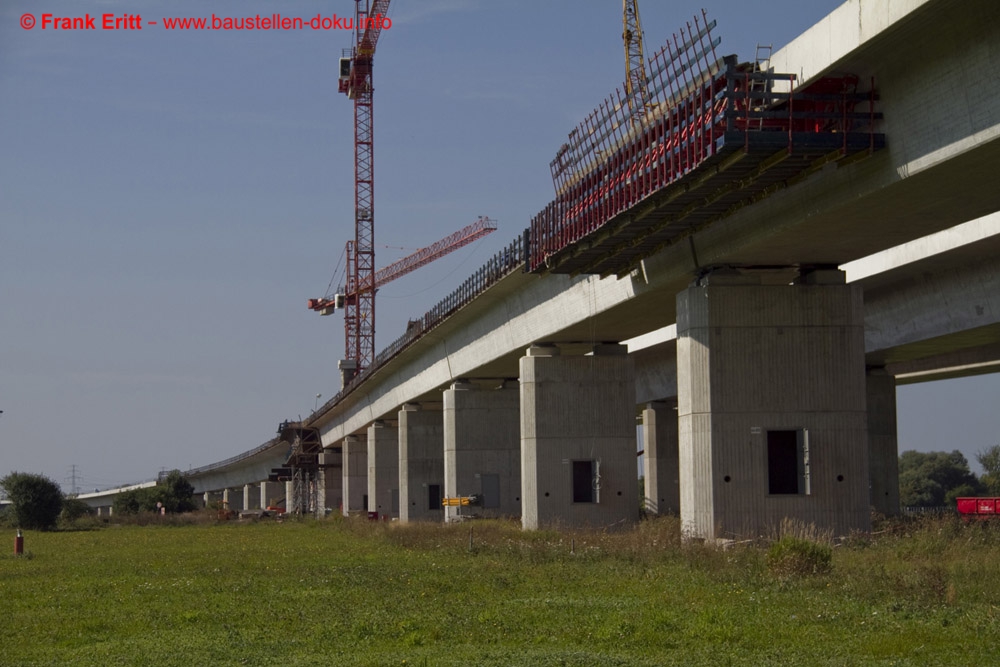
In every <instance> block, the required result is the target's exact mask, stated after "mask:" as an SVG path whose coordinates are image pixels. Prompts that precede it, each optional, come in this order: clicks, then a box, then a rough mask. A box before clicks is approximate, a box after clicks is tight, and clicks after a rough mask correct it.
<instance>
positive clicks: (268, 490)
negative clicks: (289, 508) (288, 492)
mask: <svg viewBox="0 0 1000 667" xmlns="http://www.w3.org/2000/svg"><path fill="white" fill-rule="evenodd" d="M280 500H281V486H280V485H279V483H278V482H261V483H260V507H261V509H265V508H267V507H272V506H274V505H276V504H277V503H278V501H280Z"/></svg>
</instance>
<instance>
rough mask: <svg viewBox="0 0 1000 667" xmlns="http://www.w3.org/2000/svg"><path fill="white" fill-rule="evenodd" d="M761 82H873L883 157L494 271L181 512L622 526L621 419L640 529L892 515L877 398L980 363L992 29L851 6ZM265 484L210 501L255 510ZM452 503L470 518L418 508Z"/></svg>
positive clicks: (888, 438) (878, 4)
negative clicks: (667, 515)
mask: <svg viewBox="0 0 1000 667" xmlns="http://www.w3.org/2000/svg"><path fill="white" fill-rule="evenodd" d="M769 64H770V71H772V72H777V73H791V74H794V75H795V82H794V84H789V83H788V82H787V81H782V80H780V79H776V80H774V83H773V85H774V88H773V90H774V91H777V92H779V93H780V91H781V90H783V89H782V86H783V85H786V86H789V87H790V86H791V85H794V86H796V87H798V88H800V89H806V90H808V89H809V87H810V86H813V89H818V88H820V84H821V83H822V82H824V81H828V80H830V79H831V78H833V77H840V76H843V75H844V74H845V73H846V74H848V75H850V76H852V77H856V80H857V81H860V82H869V81H872V82H874V86H875V89H877V111H878V113H879V115H880V116H879V117H878V118H877V119H876V116H875V108H870V109H869V111H870V112H871V114H872V118H873V120H874V123H873V129H872V132H877V133H878V136H879V142H880V143H879V144H878V146H876V144H875V140H874V138H873V140H872V144H871V147H872V148H881V146H882V143H881V142H882V141H883V139H884V148H881V149H880V150H868V151H864V152H863V154H861V153H859V154H858V156H857V157H858V159H854V158H851V159H843V158H844V156H845V155H846V151H845V152H843V153H840V154H838V155H837V156H835V157H834V158H832V159H827V158H825V157H824V158H823V159H814V158H811V157H809V156H805V159H806V162H805V163H803V164H804V165H805V166H804V167H802V168H801V170H800V171H799V172H798V173H795V174H792V175H781V173H780V172H778V177H779V178H780V179H781V180H779V181H774V182H770V183H769V184H768V185H767V187H766V188H764V189H762V190H761V191H760V192H759V193H757V194H755V196H754V197H753V198H752V201H751V202H750V203H749V204H748V205H742V206H729V207H727V208H726V209H725V211H724V214H721V215H715V214H714V213H712V212H711V211H709V215H708V216H707V217H705V218H703V219H699V220H698V221H697V224H695V222H694V221H692V220H691V219H690V218H689V219H687V220H686V221H685V222H684V223H683V224H681V223H680V222H678V221H680V220H682V219H684V218H685V216H688V215H689V211H694V210H696V209H697V207H698V206H703V207H707V206H708V205H709V202H711V201H714V199H713V197H703V196H702V195H701V194H698V195H697V199H691V200H689V201H690V202H691V203H689V204H687V208H684V209H683V211H682V213H677V211H676V206H677V204H678V202H680V203H682V204H683V203H684V202H685V199H684V198H685V197H686V196H688V195H690V194H691V193H694V192H695V190H696V189H697V188H698V187H699V184H701V183H706V182H708V183H710V184H716V185H717V184H718V183H720V182H721V181H713V180H712V179H716V178H717V177H719V175H720V174H721V173H722V170H724V169H726V168H728V167H729V166H730V165H731V164H736V163H737V162H738V161H739V157H732V158H727V157H725V156H724V155H723V156H722V157H721V158H720V161H717V162H714V163H712V162H711V161H707V162H706V164H708V166H709V167H710V169H711V170H713V171H706V170H705V169H703V170H702V172H701V174H700V175H699V174H698V173H696V172H692V174H690V175H689V176H687V177H686V179H687V180H686V181H685V180H684V179H683V178H682V179H681V180H679V181H678V182H677V183H675V184H672V185H670V186H669V187H664V188H662V190H660V191H657V192H654V193H652V194H651V195H650V196H648V197H645V198H643V199H642V201H641V202H638V203H636V204H634V205H630V206H628V207H626V208H624V209H623V210H620V211H616V212H614V215H613V216H611V219H610V220H608V221H607V222H606V223H602V225H601V227H600V228H599V229H597V230H596V231H594V232H586V233H585V234H584V235H583V236H581V237H576V238H573V239H571V241H570V242H568V243H564V244H563V245H562V246H560V247H552V246H546V248H547V253H548V254H547V255H546V258H545V260H544V262H542V263H539V262H538V257H537V254H536V257H535V264H534V265H533V266H532V267H531V268H532V271H531V272H527V271H521V270H507V268H509V265H508V264H504V263H501V270H500V271H499V275H498V277H497V278H496V279H495V280H493V281H491V283H490V284H489V285H488V288H486V289H483V290H481V291H480V292H478V293H477V294H475V295H474V298H469V299H466V300H464V301H462V302H461V306H460V307H456V308H452V309H451V310H449V311H448V314H447V317H442V318H438V319H435V320H433V322H432V321H431V320H430V319H426V320H425V321H426V322H428V323H430V325H428V326H425V327H424V328H423V329H422V330H421V331H420V332H419V335H418V336H412V337H410V338H409V339H407V340H406V344H405V345H401V346H399V347H398V349H395V348H394V349H393V350H392V354H391V355H388V356H387V357H386V358H385V359H384V360H382V361H383V363H380V364H378V365H377V366H376V367H375V368H373V369H371V370H369V371H368V372H367V373H365V374H364V375H363V376H362V377H359V378H355V379H354V380H353V381H351V382H350V383H348V384H347V385H346V387H345V390H344V391H342V392H341V393H340V394H339V395H338V396H337V397H335V398H334V399H332V400H331V401H330V402H328V403H327V404H326V405H324V406H323V407H322V408H320V409H319V410H317V411H316V412H315V413H314V414H312V415H311V416H310V417H309V418H308V419H307V420H305V421H303V422H301V423H295V424H285V425H283V426H284V427H283V429H282V431H281V433H280V434H279V437H278V438H275V439H274V440H272V441H269V442H268V443H265V444H264V445H262V446H261V447H258V448H257V449H256V450H251V451H249V452H246V453H245V454H241V455H239V456H237V457H234V458H233V459H231V460H229V461H225V462H220V463H218V464H212V465H210V466H205V467H204V468H202V469H197V470H195V471H190V473H191V475H190V476H191V479H192V481H193V482H194V483H195V484H196V488H198V490H199V491H200V492H204V493H208V492H212V491H218V490H219V489H231V488H237V489H243V488H244V486H245V485H247V484H251V483H254V484H258V483H259V482H260V481H261V480H265V479H268V475H269V473H271V472H272V470H273V469H275V468H283V469H284V470H285V471H286V473H287V475H286V476H287V477H288V479H287V480H284V481H286V487H287V488H286V489H281V488H278V489H276V491H280V492H281V495H283V496H285V497H287V498H289V499H293V500H294V502H295V503H296V506H297V507H301V508H306V507H308V506H310V505H313V506H316V507H322V506H328V507H341V508H342V511H343V512H344V513H345V514H347V513H352V512H360V511H365V510H368V511H370V512H379V513H380V514H381V515H384V516H389V517H393V518H398V519H399V520H400V521H404V522H406V521H414V520H443V519H444V520H447V519H452V518H456V517H457V516H459V515H461V514H462V513H465V512H470V511H474V512H475V513H477V514H479V515H485V516H489V515H503V516H516V517H520V519H521V521H522V525H523V526H524V527H525V528H526V529H535V528H539V527H545V526H554V525H593V526H604V527H609V526H618V525H626V524H629V523H631V522H633V521H635V520H637V518H638V507H639V503H640V499H639V497H638V488H637V483H636V482H637V479H636V478H637V474H636V458H635V457H636V435H635V425H636V420H637V418H638V419H640V420H641V423H642V424H643V426H644V429H643V439H644V441H643V449H644V452H645V456H644V461H643V462H644V475H645V481H646V486H645V488H646V491H645V495H646V498H645V504H646V507H647V510H649V511H653V512H673V513H678V514H679V515H680V517H681V519H682V525H683V529H684V531H685V533H686V534H687V535H689V536H691V537H699V538H706V539H719V538H737V537H749V536H754V535H759V534H763V533H765V532H767V531H768V530H769V529H771V528H772V527H773V526H775V525H776V524H777V523H779V522H780V521H781V520H782V519H783V518H785V517H790V518H794V519H798V520H801V521H804V522H807V523H809V522H811V523H815V524H817V525H818V526H820V527H822V528H828V529H831V530H833V531H834V532H836V533H838V534H844V533H847V532H849V531H852V530H866V529H868V528H869V513H870V512H869V511H870V508H871V507H874V508H876V509H878V510H880V511H882V512H887V513H892V512H895V511H898V505H899V498H898V475H897V471H896V460H897V443H896V437H895V387H896V385H897V384H898V383H902V382H920V381H928V380H933V379H938V378H941V377H954V376H957V375H965V374H973V373H982V372H993V371H995V370H997V367H998V366H1000V278H998V275H1000V273H998V268H1000V265H998V262H997V260H996V259H995V258H996V257H997V254H996V250H997V249H998V246H1000V240H998V239H1000V233H998V232H1000V224H998V222H997V221H998V220H1000V216H997V215H993V214H994V213H995V212H997V211H998V210H1000V188H997V187H996V176H995V173H994V170H995V168H996V165H997V164H1000V141H997V138H998V135H1000V80H998V79H997V77H995V76H993V74H992V73H993V72H996V71H998V66H1000V5H997V4H996V3H995V2H993V1H992V0H964V1H959V0H898V1H894V2H892V3H887V2H884V1H882V0H850V1H848V2H846V3H845V4H844V5H842V6H841V7H839V8H838V9H837V10H835V11H834V12H833V13H832V14H830V15H829V16H827V17H826V18H825V19H823V20H822V21H821V22H819V23H818V24H817V25H816V26H814V27H813V28H811V29H810V30H808V31H807V32H805V33H804V34H803V35H801V36H800V37H799V38H797V39H796V40H794V41H793V42H792V43H791V44H789V45H788V46H786V47H785V48H783V49H781V50H780V51H778V52H777V53H775V54H774V55H773V57H772V58H771V60H770V63H769ZM729 80H730V81H732V80H733V77H732V76H731V77H730V79H729ZM730 92H731V89H730ZM788 106H789V107H790V106H791V104H790V103H789V104H788ZM789 117H790V118H791V117H792V116H791V109H789ZM761 122H762V123H763V122H764V121H761ZM729 136H730V135H728V134H727V135H726V137H729ZM771 136H772V137H773V134H772V135H771ZM873 137H874V135H873ZM726 140H727V141H728V139H726ZM640 141H641V140H640ZM721 141H722V140H721V139H720V144H719V145H721ZM654 143H655V142H654ZM847 146H848V139H847V138H845V139H844V147H845V149H846V148H847ZM747 147H748V151H747V152H749V148H750V141H749V139H748V140H747ZM788 152H789V154H791V152H792V151H791V149H789V151H788ZM613 159H614V158H609V160H613ZM792 162H794V160H791V159H790V160H788V161H786V162H785V163H784V164H785V166H787V165H788V164H790V163H792ZM769 167H770V163H769V162H768V161H767V160H765V161H764V162H762V163H757V164H756V165H755V166H752V169H751V170H748V171H745V172H742V174H741V175H740V179H739V185H735V186H732V187H743V184H745V183H748V182H751V181H754V180H755V179H756V180H757V181H763V180H765V179H761V178H760V177H761V174H762V173H763V172H764V170H765V169H766V168H769ZM716 185H712V187H716ZM729 187H730V186H728V185H723V186H721V187H718V189H717V190H715V192H718V193H720V194H717V195H713V196H714V197H715V198H716V199H718V198H724V197H725V196H728V195H727V194H726V193H727V192H728V191H727V188H729ZM695 194H697V193H695ZM692 196H693V195H692ZM671 207H675V208H671ZM651 220H655V221H657V222H656V223H655V225H654V224H652V223H650V222H649V221H651ZM963 223H967V224H963ZM533 224H534V223H533ZM643 224H645V225H646V226H645V227H641V225H643ZM958 225H961V226H960V227H956V226H958ZM952 228H955V229H952ZM636 230H638V231H636ZM560 233H561V232H560ZM531 241H533V242H534V243H535V245H534V246H532V247H533V248H535V252H536V253H537V252H538V248H539V246H538V236H537V232H536V235H535V238H533V239H531ZM654 241H656V243H653V242H654ZM526 243H530V241H526ZM629 253H632V254H631V255H629ZM862 258H867V259H862ZM852 263H854V264H852ZM595 267H596V268H595ZM844 268H846V269H847V270H848V272H849V273H850V275H847V274H846V273H845V271H844V270H843V269H844ZM855 274H856V275H855ZM429 315H430V314H429ZM625 341H629V344H628V345H623V344H622V343H623V342H625ZM345 379H346V380H350V378H345ZM289 471H290V472H289ZM303 471H304V472H303ZM303 475H304V476H303ZM260 488H261V487H260V486H254V487H253V490H252V491H251V490H250V487H246V490H245V491H244V492H243V493H242V494H240V493H235V494H233V493H230V494H229V500H230V503H231V504H232V503H233V502H234V500H233V496H234V495H235V496H241V495H242V498H240V500H238V501H235V502H237V504H239V505H241V506H249V507H252V506H254V505H260V504H266V503H267V502H268V500H266V499H264V498H263V496H266V495H267V494H268V493H270V490H269V488H268V487H267V486H266V485H265V486H263V487H262V488H263V490H261V491H257V489H260ZM255 494H256V495H259V496H261V497H260V498H257V497H256V496H255ZM468 496H477V497H478V501H479V505H478V506H476V507H468V508H462V507H445V508H442V507H441V500H442V498H455V497H468ZM91 502H92V504H99V502H100V499H98V498H96V497H95V498H94V499H93V500H91ZM289 502H291V500H290V501H289Z"/></svg>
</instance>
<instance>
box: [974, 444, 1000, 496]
mask: <svg viewBox="0 0 1000 667" xmlns="http://www.w3.org/2000/svg"><path fill="white" fill-rule="evenodd" d="M976 460H977V461H979V465H981V466H982V467H983V476H982V477H980V478H979V481H980V482H982V484H983V490H984V491H986V492H987V493H990V494H992V495H994V496H996V495H1000V445H993V446H992V447H987V448H986V449H984V450H983V451H981V452H979V453H978V454H976Z"/></svg>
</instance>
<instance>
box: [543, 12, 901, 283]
mask: <svg viewBox="0 0 1000 667" xmlns="http://www.w3.org/2000/svg"><path fill="white" fill-rule="evenodd" d="M714 26H715V22H711V23H709V22H708V21H707V19H705V20H704V21H700V20H699V19H698V18H697V17H696V18H695V22H694V26H693V27H692V26H691V25H690V24H689V25H688V26H687V30H686V31H685V30H682V31H681V33H680V37H678V36H677V35H674V36H673V39H672V41H670V40H668V43H667V45H666V46H664V47H663V48H662V49H661V50H660V51H658V52H657V53H656V54H655V55H654V56H653V57H652V58H650V60H649V72H650V81H649V94H650V103H649V105H648V106H647V107H646V108H645V109H643V110H639V111H638V112H635V111H632V110H631V108H630V106H629V105H628V104H627V103H626V100H625V98H624V97H623V96H622V93H621V91H617V90H616V91H615V93H613V94H612V95H611V96H610V97H608V98H607V99H605V100H604V101H603V102H602V103H601V104H600V105H599V106H598V107H597V108H596V109H595V110H594V111H593V112H592V113H591V114H590V115H589V116H587V117H586V118H585V119H584V120H583V122H582V123H580V125H579V126H578V127H577V128H576V129H574V130H573V131H572V132H571V133H570V134H569V138H568V141H567V143H566V144H564V145H563V146H562V147H561V148H560V149H559V151H558V152H557V154H556V157H555V159H554V160H553V161H552V163H551V164H550V168H551V171H552V178H553V184H554V185H555V189H556V198H555V200H554V201H552V202H551V203H550V204H549V205H548V206H546V207H545V208H544V209H543V210H542V211H541V212H539V213H538V215H536V216H535V217H534V218H533V219H532V221H531V226H530V228H529V230H530V233H529V239H528V241H529V242H528V252H529V258H528V259H529V261H528V270H530V271H534V272H547V271H551V272H557V273H600V274H602V275H607V274H611V273H619V274H621V273H622V272H623V271H627V270H628V269H630V268H631V267H632V266H634V265H635V263H636V262H637V261H639V260H640V259H642V258H643V257H644V256H648V255H649V254H651V253H652V252H655V251H656V250H657V249H659V248H660V247H662V246H663V245H664V244H665V243H669V242H670V240H671V239H672V238H675V237H676V236H677V235H678V234H680V233H682V232H684V231H685V230H689V229H691V228H692V227H694V226H695V225H697V224H700V223H703V222H705V221H706V220H711V219H714V218H717V217H720V216H721V215H724V214H726V213H727V212H731V211H732V210H734V208H735V207H737V206H738V205H740V204H741V202H747V201H752V200H755V198H758V197H759V195H760V193H761V192H762V191H767V189H768V188H772V189H773V186H774V184H775V183H785V182H788V181H789V180H790V179H792V178H793V177H796V176H798V175H800V174H802V173H803V172H807V171H808V170H810V169H816V168H818V167H817V165H819V166H821V165H822V164H825V163H826V162H828V161H831V160H839V159H843V158H844V157H847V156H848V155H852V154H857V153H858V152H860V151H868V152H871V151H873V150H875V149H877V148H880V147H882V146H883V145H884V138H883V137H882V136H881V135H877V134H876V133H875V127H874V126H875V121H876V120H878V119H879V118H880V116H879V115H878V114H877V113H876V112H875V93H874V85H872V87H871V88H870V89H869V90H868V91H866V92H859V90H858V89H859V81H858V79H857V77H852V76H838V77H828V78H824V79H820V80H818V81H815V82H811V83H810V85H809V86H808V87H806V88H799V89H796V81H795V76H794V75H792V74H775V73H773V72H769V71H761V70H760V68H759V67H757V66H756V64H754V63H746V64H742V65H741V64H738V62H737V60H736V57H735V56H729V57H727V58H723V59H716V58H715V47H716V46H717V45H718V43H719V42H718V40H717V39H713V38H712V36H711V30H712V28H713V27H714ZM861 105H866V106H867V107H868V108H867V109H863V108H859V107H860V106H861ZM779 163H780V164H781V168H780V169H775V167H776V166H777V165H778V164H779ZM735 165H738V167H735ZM734 167H735V168H734ZM671 188H672V192H671V194H670V197H668V198H666V199H668V200H669V201H667V202H665V204H670V203H671V202H673V204H674V205H673V207H671V206H669V205H664V203H663V202H660V203H657V205H659V206H660V208H661V209H662V210H659V211H658V212H656V211H654V212H651V211H650V210H645V211H643V212H642V214H641V215H637V213H639V209H643V208H645V209H649V208H650V207H648V206H643V205H644V204H647V203H649V202H650V200H651V198H652V197H653V195H657V194H661V193H664V192H665V191H666V190H670V189H671ZM654 203H656V202H654ZM611 222H614V224H609V223H611Z"/></svg>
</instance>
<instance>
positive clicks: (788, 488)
mask: <svg viewBox="0 0 1000 667" xmlns="http://www.w3.org/2000/svg"><path fill="white" fill-rule="evenodd" d="M677 335H678V340H677V374H678V382H677V386H678V393H679V396H678V401H679V402H678V422H679V438H680V471H681V477H680V491H681V520H682V526H683V530H684V531H685V534H686V535H688V536H690V537H700V538H706V539H714V538H727V539H728V538H737V539H739V538H753V537H757V536H761V535H767V534H769V533H771V532H773V531H774V530H775V529H776V528H777V526H778V525H780V523H781V521H782V519H784V518H786V517H788V518H792V519H796V520H799V521H802V522H804V523H807V524H810V523H814V524H815V525H816V526H818V527H819V528H822V529H830V530H832V531H833V532H834V533H835V534H838V535H845V534H848V533H850V532H851V531H853V530H867V529H868V527H869V511H868V505H869V491H868V433H867V415H866V399H865V357H864V318H863V309H862V299H861V288H860V287H858V286H854V285H845V284H844V278H843V273H842V272H840V271H823V272H816V273H814V274H807V275H805V276H802V277H800V278H799V279H798V281H797V282H796V284H794V285H763V284H761V281H760V277H759V275H755V274H753V273H750V274H742V273H735V272H729V271H728V270H720V271H718V272H713V273H710V274H708V275H707V276H705V277H703V278H701V279H700V280H699V281H697V282H696V283H695V284H694V285H692V286H691V287H689V288H688V289H687V290H685V291H683V292H681V293H680V294H679V295H678V296H677Z"/></svg>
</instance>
